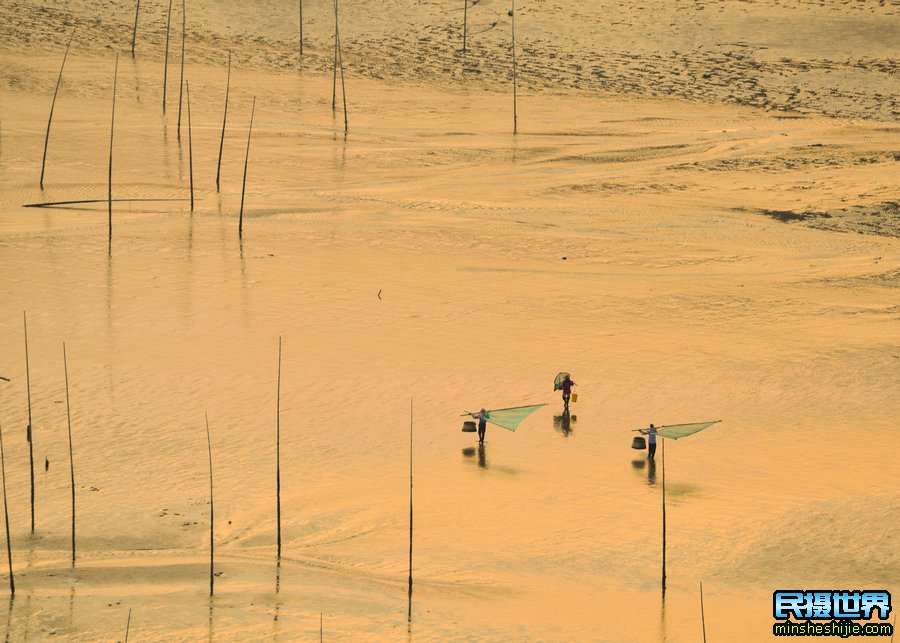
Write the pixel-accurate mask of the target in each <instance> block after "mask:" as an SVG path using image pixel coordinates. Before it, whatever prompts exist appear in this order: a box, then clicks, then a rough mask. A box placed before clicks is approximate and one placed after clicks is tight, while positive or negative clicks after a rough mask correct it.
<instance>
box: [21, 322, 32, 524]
mask: <svg viewBox="0 0 900 643" xmlns="http://www.w3.org/2000/svg"><path fill="white" fill-rule="evenodd" d="M22 324H23V326H24V327H25V391H26V394H27V397H28V428H27V429H26V431H25V433H26V436H27V438H28V462H29V464H30V468H31V533H34V425H33V424H32V421H31V367H30V364H29V360H28V317H27V316H26V314H25V311H24V310H23V311H22Z"/></svg>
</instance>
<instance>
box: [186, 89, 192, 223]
mask: <svg viewBox="0 0 900 643" xmlns="http://www.w3.org/2000/svg"><path fill="white" fill-rule="evenodd" d="M184 83H185V90H186V91H187V117H188V172H189V175H190V182H191V212H193V211H194V139H193V137H192V135H191V84H190V83H189V82H188V81H184Z"/></svg>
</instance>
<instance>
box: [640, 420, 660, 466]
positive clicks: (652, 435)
mask: <svg viewBox="0 0 900 643" xmlns="http://www.w3.org/2000/svg"><path fill="white" fill-rule="evenodd" d="M639 431H640V433H641V435H646V436H648V437H647V443H648V444H649V445H650V453H648V454H647V457H648V458H652V457H653V456H655V455H656V427H655V426H653V422H651V423H650V427H649V428H647V429H639Z"/></svg>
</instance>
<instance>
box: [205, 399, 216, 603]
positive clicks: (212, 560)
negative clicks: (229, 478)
mask: <svg viewBox="0 0 900 643" xmlns="http://www.w3.org/2000/svg"><path fill="white" fill-rule="evenodd" d="M204 415H205V417H206V450H207V452H208V453H209V595H210V596H212V595H213V591H214V589H215V587H214V583H215V578H216V575H215V564H216V541H215V518H216V514H215V505H214V504H213V461H212V440H210V437H209V413H206V414H204ZM210 618H212V615H210Z"/></svg>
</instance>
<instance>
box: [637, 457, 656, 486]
mask: <svg viewBox="0 0 900 643" xmlns="http://www.w3.org/2000/svg"><path fill="white" fill-rule="evenodd" d="M631 466H632V467H634V470H635V472H637V471H641V470H642V469H644V468H646V469H647V484H656V460H653V459H651V458H647V459H646V460H632V461H631Z"/></svg>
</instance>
